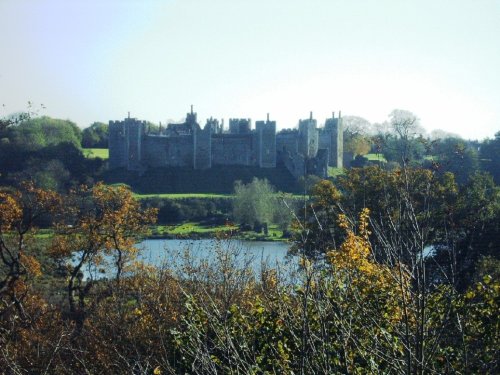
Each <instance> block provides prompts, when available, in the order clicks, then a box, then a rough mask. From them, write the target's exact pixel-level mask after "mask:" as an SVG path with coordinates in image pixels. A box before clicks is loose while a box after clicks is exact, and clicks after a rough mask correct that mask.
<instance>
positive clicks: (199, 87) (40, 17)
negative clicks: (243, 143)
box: [0, 0, 500, 139]
mask: <svg viewBox="0 0 500 375" xmlns="http://www.w3.org/2000/svg"><path fill="white" fill-rule="evenodd" d="M0 31H1V32H0V48H1V50H2V54H3V56H7V57H4V58H3V59H2V60H1V61H0V88H1V89H0V105H2V104H3V105H5V107H3V112H0V116H5V115H8V114H9V113H11V112H17V111H22V110H26V105H27V102H28V101H31V102H33V103H34V105H35V107H37V106H40V105H41V104H43V105H44V106H45V107H46V109H45V110H43V111H41V114H42V115H47V116H51V117H57V118H64V119H66V118H67V119H70V120H72V121H74V122H75V123H77V124H78V125H79V126H80V127H87V126H89V125H90V124H91V123H92V122H95V121H102V122H107V121H108V120H121V119H123V118H124V117H126V116H127V113H128V112H130V113H131V116H132V117H137V118H140V119H143V120H148V121H152V122H155V123H158V122H160V121H161V122H162V123H164V122H165V121H166V120H167V119H174V120H178V119H181V118H183V117H184V116H185V113H186V112H188V111H189V109H190V105H191V104H193V105H194V110H195V111H196V112H197V113H198V119H199V122H200V123H202V124H203V123H204V121H205V119H207V118H209V117H214V118H219V119H221V118H224V119H225V123H226V125H227V120H228V119H229V118H240V117H241V118H251V119H252V120H253V121H254V122H255V121H257V120H262V119H265V118H266V114H267V113H270V117H271V119H273V120H276V121H277V125H278V128H279V129H283V128H289V127H295V126H296V125H297V123H298V120H299V119H303V118H308V117H309V112H310V111H312V112H313V114H314V117H315V118H316V119H317V120H318V122H319V123H323V122H324V120H325V119H326V118H328V117H330V116H331V113H332V112H333V111H335V112H336V114H337V113H338V112H339V110H340V111H342V114H343V115H344V116H351V115H352V116H360V117H363V118H365V119H367V120H368V121H370V122H372V123H376V122H379V123H380V122H383V121H384V120H386V119H387V117H388V114H389V113H390V112H391V111H392V110H393V109H405V110H409V111H412V112H413V113H415V114H416V115H417V116H418V117H419V118H420V119H421V124H422V126H423V127H424V128H425V129H426V130H427V131H428V132H430V131H432V130H435V129H442V130H444V131H447V132H451V133H457V134H459V135H460V136H462V137H464V138H467V139H484V138H485V137H490V138H491V137H493V136H494V134H495V132H497V131H499V130H500V123H499V120H498V119H499V118H500V108H499V105H498V104H499V103H500V75H499V74H498V67H499V66H500V49H499V48H498V39H499V37H500V2H498V1H493V0H485V1H482V2H473V1H450V0H444V1H440V2H433V1H428V0H425V1H419V2H409V1H400V0H393V1H388V0H385V1H374V0H368V1H363V2H362V3H361V2H356V3H355V2H350V1H337V0H335V1H320V0H309V1H294V0H287V1H273V2H270V1H263V0H257V1H253V2H245V1H239V0H213V1H211V2H201V1H195V0H183V1H180V0H170V1H154V0H151V1H141V2H134V1H132V0H128V1H127V0H125V1H123V0H122V1H111V0H108V1H92V0H87V1H72V2H66V1H34V0H21V1H14V0H4V1H2V2H0Z"/></svg>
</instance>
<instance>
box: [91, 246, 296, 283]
mask: <svg viewBox="0 0 500 375" xmlns="http://www.w3.org/2000/svg"><path fill="white" fill-rule="evenodd" d="M290 245H291V244H290V243H287V242H280V241H241V240H233V239H231V240H215V239H201V240H192V239H176V240H167V239H151V240H144V241H143V242H141V243H139V244H137V247H138V248H139V249H140V250H139V255H138V258H139V260H141V261H143V262H144V263H146V264H149V265H153V266H157V267H168V268H170V269H173V270H180V269H181V268H182V267H183V266H185V265H187V264H189V265H191V266H200V265H202V264H205V265H217V264H219V265H220V264H222V263H224V264H226V265H229V264H232V265H233V266H235V267H238V268H240V267H241V268H242V267H249V268H251V269H253V270H254V271H255V272H256V273H259V272H260V270H261V269H262V266H263V264H265V265H266V267H272V268H276V267H286V266H287V264H289V259H287V258H286V255H287V253H288V250H289V248H290ZM107 260H108V263H109V262H111V261H112V259H110V258H108V259H107ZM90 274H92V275H93V277H94V278H102V277H113V267H112V266H111V265H110V266H108V267H102V266H101V267H100V270H99V271H98V270H97V269H88V268H86V269H85V270H84V276H85V278H87V277H88V276H89V275H90Z"/></svg>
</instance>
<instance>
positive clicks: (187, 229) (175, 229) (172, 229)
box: [152, 221, 283, 241]
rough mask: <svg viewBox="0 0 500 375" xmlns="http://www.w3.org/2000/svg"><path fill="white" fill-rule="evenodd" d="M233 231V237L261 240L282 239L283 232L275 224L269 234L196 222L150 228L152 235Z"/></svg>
mask: <svg viewBox="0 0 500 375" xmlns="http://www.w3.org/2000/svg"><path fill="white" fill-rule="evenodd" d="M230 231H233V232H234V235H235V237H234V238H239V239H241V240H249V241H255V240H261V241H283V238H282V236H283V232H282V231H281V230H279V229H278V228H277V227H276V225H270V226H269V234H268V235H267V236H266V235H265V234H264V233H256V232H253V231H248V232H239V227H238V226H237V225H218V226H206V225H203V224H201V223H197V222H191V221H189V222H185V223H182V224H177V225H156V226H154V227H153V228H152V235H153V236H160V237H162V236H165V235H168V236H175V237H179V238H182V237H189V236H190V235H195V236H196V235H200V236H203V237H207V236H208V237H212V236H215V235H217V233H223V232H230Z"/></svg>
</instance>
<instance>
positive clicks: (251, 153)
mask: <svg viewBox="0 0 500 375" xmlns="http://www.w3.org/2000/svg"><path fill="white" fill-rule="evenodd" d="M342 152H343V147H342V120H341V119H340V118H337V119H336V118H332V119H328V120H327V121H326V123H325V127H324V128H322V129H318V128H317V122H316V120H315V119H313V118H312V114H311V116H310V118H309V119H307V120H300V122H299V128H298V129H294V130H284V131H281V132H278V133H277V132H276V122H275V121H269V117H268V119H267V121H257V122H256V124H255V129H251V120H250V119H230V129H229V132H224V131H223V129H222V125H219V123H218V121H216V120H213V119H210V120H208V121H207V124H206V125H205V126H204V127H203V128H201V127H200V125H199V124H198V123H197V121H196V113H193V112H192V110H191V113H188V114H187V117H186V121H185V122H184V123H182V124H169V125H168V126H167V128H166V129H164V130H161V131H160V134H148V133H147V132H146V123H145V122H143V121H138V120H137V119H133V118H130V117H129V118H126V119H125V120H124V121H110V123H109V155H110V156H109V166H110V168H126V169H128V170H138V171H141V170H144V169H147V168H157V167H184V168H194V169H208V168H211V167H212V165H242V166H257V167H260V168H274V167H276V165H277V163H278V162H279V163H281V164H284V165H285V166H286V167H287V168H288V169H289V171H290V173H292V175H294V176H295V177H297V178H298V177H299V176H302V175H304V173H306V174H309V173H313V174H317V175H320V176H322V177H326V176H327V172H328V166H329V165H330V166H336V167H338V166H340V167H341V166H342Z"/></svg>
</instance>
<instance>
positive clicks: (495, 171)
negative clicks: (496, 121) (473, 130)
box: [479, 132, 500, 184]
mask: <svg viewBox="0 0 500 375" xmlns="http://www.w3.org/2000/svg"><path fill="white" fill-rule="evenodd" d="M479 155H480V158H481V162H482V164H483V168H484V170H486V171H487V172H488V173H489V174H491V175H492V176H493V179H494V180H495V182H496V183H497V184H500V132H497V133H496V134H495V138H494V139H487V140H485V141H484V142H483V143H482V144H481V146H480V150H479Z"/></svg>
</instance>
